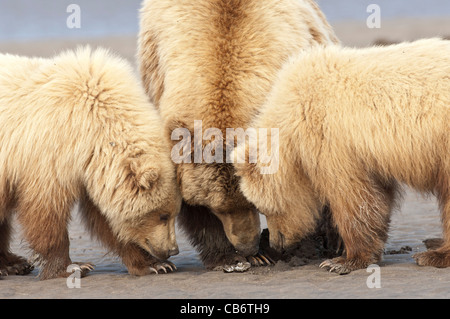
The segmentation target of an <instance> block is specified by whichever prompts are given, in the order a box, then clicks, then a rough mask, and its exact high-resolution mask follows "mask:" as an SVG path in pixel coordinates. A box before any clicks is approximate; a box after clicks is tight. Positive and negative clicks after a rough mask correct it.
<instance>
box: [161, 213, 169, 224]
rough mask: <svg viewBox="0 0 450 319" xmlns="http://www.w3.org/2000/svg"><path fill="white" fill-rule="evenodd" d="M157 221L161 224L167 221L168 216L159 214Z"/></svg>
mask: <svg viewBox="0 0 450 319" xmlns="http://www.w3.org/2000/svg"><path fill="white" fill-rule="evenodd" d="M159 220H160V221H162V222H166V221H168V220H169V214H161V215H159Z"/></svg>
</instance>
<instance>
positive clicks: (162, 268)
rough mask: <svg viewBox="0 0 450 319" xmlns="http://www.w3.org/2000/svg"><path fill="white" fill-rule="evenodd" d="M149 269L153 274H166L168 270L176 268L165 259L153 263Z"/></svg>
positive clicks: (171, 270)
mask: <svg viewBox="0 0 450 319" xmlns="http://www.w3.org/2000/svg"><path fill="white" fill-rule="evenodd" d="M149 269H150V271H151V272H153V273H155V274H160V273H164V274H167V273H168V272H174V271H175V270H177V267H176V266H175V265H174V264H173V263H171V262H170V261H166V262H162V263H155V264H153V265H152V266H150V267H149Z"/></svg>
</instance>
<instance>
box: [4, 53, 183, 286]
mask: <svg viewBox="0 0 450 319" xmlns="http://www.w3.org/2000/svg"><path fill="white" fill-rule="evenodd" d="M160 121H161V120H160V118H159V115H158V114H157V111H156V109H155V108H154V107H153V105H152V104H151V103H150V102H149V101H148V98H147V96H146V95H145V93H144V90H143V88H142V87H141V85H140V83H139V81H138V80H137V79H136V77H135V75H134V74H133V72H132V68H131V66H130V65H129V64H128V63H127V62H125V61H124V60H122V59H120V58H117V57H114V56H112V55H110V54H109V53H108V52H107V51H105V50H102V49H97V50H95V51H92V50H91V49H89V48H83V49H78V50H77V51H76V52H65V53H63V54H61V55H59V56H57V57H55V58H53V59H39V58H26V57H19V56H13V55H1V56H0V163H1V166H0V272H1V273H2V275H7V274H27V273H29V272H30V271H31V270H32V266H31V265H30V264H29V263H27V262H26V261H25V260H24V259H23V258H21V257H18V256H16V255H14V254H12V253H11V252H10V251H9V241H10V237H11V232H12V229H11V221H12V215H13V213H14V212H15V213H16V215H17V219H18V221H19V222H20V223H21V225H22V227H23V234H24V237H25V239H26V241H27V242H28V244H29V247H30V249H31V250H32V251H33V253H34V257H35V261H36V262H37V263H39V264H40V266H41V271H40V278H41V279H48V278H54V277H60V276H67V275H68V273H67V272H66V269H67V267H68V266H69V265H70V264H72V261H71V260H70V257H69V235H68V230H67V226H68V223H69V221H70V213H71V209H72V208H73V207H74V205H75V204H76V203H77V202H78V203H79V208H80V213H81V216H82V218H83V221H84V222H85V224H86V226H87V228H88V229H89V230H90V232H91V233H92V235H93V236H95V237H96V238H97V239H98V240H100V241H101V242H102V244H104V245H105V246H106V247H107V248H108V249H109V250H110V251H111V252H113V253H114V254H117V255H118V256H119V257H121V259H122V262H123V263H124V264H125V266H126V267H127V268H128V271H129V273H130V274H134V275H146V274H150V273H152V272H156V273H157V272H167V271H171V270H174V269H175V266H174V265H173V264H172V263H170V262H168V261H166V259H167V258H169V257H170V256H171V255H175V254H177V253H178V246H177V243H176V239H175V218H176V216H177V214H178V212H179V209H180V206H181V195H180V194H179V190H178V187H177V185H176V181H175V172H174V166H173V163H172V162H171V159H170V149H169V147H168V145H169V144H168V141H167V140H166V137H165V135H164V134H163V128H162V126H161V123H160ZM80 268H81V269H82V271H83V273H82V274H83V275H84V274H85V273H86V272H87V271H89V270H91V269H92V266H91V265H90V264H81V266H80Z"/></svg>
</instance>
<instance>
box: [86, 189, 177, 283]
mask: <svg viewBox="0 0 450 319" xmlns="http://www.w3.org/2000/svg"><path fill="white" fill-rule="evenodd" d="M80 213H81V217H82V220H83V222H84V224H85V226H86V228H87V229H88V230H89V232H90V233H91V234H92V235H93V236H95V237H96V238H97V239H98V240H99V241H100V242H101V243H102V244H103V245H104V246H105V247H106V248H107V249H109V250H110V251H112V252H114V253H116V254H117V255H118V256H119V257H120V259H121V260H122V263H123V264H124V265H125V267H127V269H128V273H130V274H131V275H135V276H145V275H150V274H152V273H168V272H173V271H175V270H177V267H175V265H174V264H173V263H171V262H170V261H160V260H158V259H156V258H155V257H153V256H152V255H150V254H149V253H148V252H146V251H145V250H144V249H142V248H140V247H139V246H138V245H136V244H134V243H128V244H125V243H121V242H120V241H119V240H118V239H117V236H115V235H114V233H113V232H112V230H111V227H110V225H109V223H108V221H107V220H106V218H105V216H103V214H102V213H101V212H100V210H99V209H98V208H97V206H96V205H95V204H94V203H92V201H91V200H90V199H89V198H88V197H87V196H84V197H83V199H82V200H81V201H80Z"/></svg>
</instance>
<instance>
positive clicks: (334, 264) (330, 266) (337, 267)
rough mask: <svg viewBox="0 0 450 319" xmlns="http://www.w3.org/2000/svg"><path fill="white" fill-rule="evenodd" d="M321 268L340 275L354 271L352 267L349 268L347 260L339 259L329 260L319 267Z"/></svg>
mask: <svg viewBox="0 0 450 319" xmlns="http://www.w3.org/2000/svg"><path fill="white" fill-rule="evenodd" d="M319 267H320V268H325V269H327V270H328V271H329V272H334V273H337V274H339V275H346V274H349V273H351V272H352V270H354V269H353V268H352V267H349V266H347V264H346V263H345V259H343V258H341V257H338V258H333V259H327V260H325V261H324V262H322V263H321V264H320V265H319Z"/></svg>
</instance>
